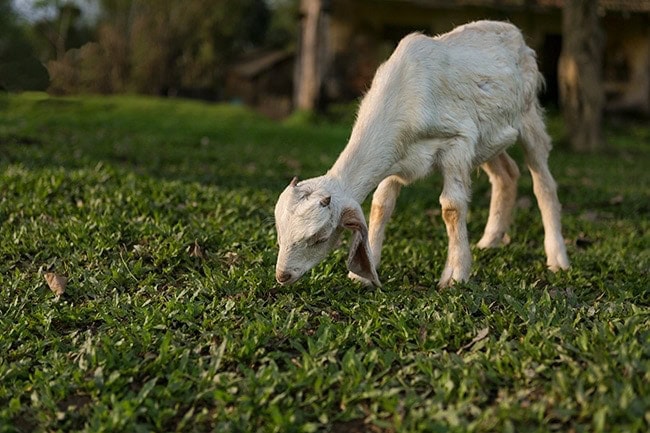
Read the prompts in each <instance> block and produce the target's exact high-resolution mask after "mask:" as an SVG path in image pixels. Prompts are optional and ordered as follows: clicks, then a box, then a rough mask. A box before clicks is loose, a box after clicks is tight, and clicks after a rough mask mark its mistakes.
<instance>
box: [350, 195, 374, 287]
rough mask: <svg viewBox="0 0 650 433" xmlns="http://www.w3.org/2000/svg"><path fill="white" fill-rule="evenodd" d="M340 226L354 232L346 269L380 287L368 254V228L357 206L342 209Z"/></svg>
mask: <svg viewBox="0 0 650 433" xmlns="http://www.w3.org/2000/svg"><path fill="white" fill-rule="evenodd" d="M340 225H341V226H342V227H345V228H347V229H350V230H352V231H354V238H353V239H352V244H351V245H350V255H349V256H348V269H349V270H350V271H351V272H352V273H354V274H356V275H358V276H360V277H363V278H365V279H366V280H368V281H370V282H372V284H374V285H375V286H378V287H379V286H381V282H380V281H379V276H378V275H377V271H376V270H375V264H374V263H373V261H372V256H371V254H370V246H369V245H368V227H367V226H366V221H365V218H364V217H363V212H361V208H359V207H358V206H356V207H346V208H344V209H343V211H342V212H341V222H340Z"/></svg>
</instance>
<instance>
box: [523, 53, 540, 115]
mask: <svg viewBox="0 0 650 433" xmlns="http://www.w3.org/2000/svg"><path fill="white" fill-rule="evenodd" d="M519 67H520V68H521V72H522V75H523V77H524V89H523V91H524V101H525V108H526V109H530V108H532V106H533V105H537V106H538V107H539V103H538V100H537V95H538V94H539V92H541V91H542V90H544V88H545V86H546V82H545V81H544V76H543V75H542V73H541V72H539V68H538V67H537V56H536V55H535V51H534V50H533V49H532V48H530V47H528V46H527V45H526V44H525V43H522V45H521V48H520V50H519Z"/></svg>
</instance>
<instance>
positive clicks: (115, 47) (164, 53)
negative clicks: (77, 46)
mask: <svg viewBox="0 0 650 433" xmlns="http://www.w3.org/2000/svg"><path fill="white" fill-rule="evenodd" d="M102 6H103V13H102V16H101V18H100V22H99V25H98V30H97V36H96V40H97V42H96V43H97V44H98V46H97V47H94V48H88V49H85V50H81V51H80V52H79V53H77V54H76V56H77V57H74V58H66V59H64V60H62V62H63V63H65V64H66V65H67V64H70V65H73V66H72V70H76V69H79V68H81V69H83V71H81V72H80V73H75V74H72V75H73V76H72V77H67V78H66V77H64V76H63V75H64V74H67V75H70V74H71V69H70V68H69V67H67V66H64V65H57V64H56V62H53V63H51V64H50V65H49V66H48V69H49V70H50V72H51V73H53V74H54V75H56V76H57V78H56V79H54V78H53V86H52V90H53V91H64V90H63V89H64V88H65V89H69V88H70V86H69V84H70V83H71V82H75V83H77V85H78V87H79V89H80V90H84V91H110V92H121V91H125V90H129V91H134V92H140V93H148V94H159V95H176V94H189V95H191V96H203V97H215V96H216V95H218V93H219V91H220V88H221V86H222V82H223V77H224V75H225V72H226V70H227V66H228V64H229V63H230V62H231V61H232V60H233V58H234V57H235V56H236V55H237V54H238V53H241V52H243V51H246V50H249V49H252V48H254V47H257V46H260V45H262V44H264V42H265V40H266V34H267V29H268V27H269V23H270V11H269V8H268V6H267V4H266V2H265V0H220V1H218V2H215V1H214V0H188V1H184V2H178V1H174V0H103V1H102ZM93 75H99V76H96V77H95V79H94V80H93V79H91V77H92V76H93ZM82 77H87V78H86V79H83V80H82ZM57 80H59V81H60V83H61V85H60V86H59V85H58V81H57ZM82 81H83V82H84V83H86V84H87V85H90V84H92V82H93V81H95V82H97V83H99V84H101V86H99V84H98V86H99V87H100V88H101V89H100V88H98V89H88V88H87V85H86V84H83V83H82ZM65 91H68V90H65Z"/></svg>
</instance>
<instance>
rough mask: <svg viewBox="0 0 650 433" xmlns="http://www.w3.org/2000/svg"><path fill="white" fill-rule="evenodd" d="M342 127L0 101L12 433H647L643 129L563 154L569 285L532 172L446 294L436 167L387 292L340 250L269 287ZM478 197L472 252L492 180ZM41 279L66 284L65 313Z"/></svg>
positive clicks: (387, 262) (0, 403) (559, 156)
mask: <svg viewBox="0 0 650 433" xmlns="http://www.w3.org/2000/svg"><path fill="white" fill-rule="evenodd" d="M549 125H550V130H551V131H552V133H553V135H554V136H555V137H556V138H558V137H560V136H561V134H562V132H561V130H562V128H561V123H560V122H559V121H558V119H557V117H554V116H551V118H550V119H549ZM349 130H350V125H347V124H342V123H341V124H336V123H329V122H328V121H320V123H319V122H315V123H314V122H313V121H312V123H308V122H305V121H304V120H301V119H300V118H294V119H292V120H291V121H287V122H285V123H282V124H278V123H272V122H270V121H268V120H265V119H262V118H260V117H258V116H257V115H254V114H252V113H250V112H248V111H246V110H245V109H244V108H237V107H226V106H215V105H206V104H201V103H195V102H185V101H174V100H156V99H145V98H139V97H111V98H102V97H83V98H66V99H52V98H49V97H47V96H44V95H41V94H24V95H20V96H0V432H15V431H20V432H22V431H24V432H28V431H78V430H83V431H107V432H116V431H123V432H139V431H142V432H145V431H198V432H201V431H206V432H207V431H219V432H227V431H233V432H239V431H263V432H266V431H268V432H272V431H275V432H291V431H295V432H313V431H324V432H328V431H329V432H393V431H399V432H411V431H433V432H444V431H454V432H466V431H470V432H487V431H498V432H537V431H558V432H583V431H595V432H635V431H638V432H643V431H647V430H648V428H649V425H650V343H649V341H650V291H649V287H650V284H649V283H650V276H649V273H648V271H649V269H650V252H649V250H650V235H649V233H648V231H649V222H648V221H649V218H648V217H649V215H650V172H649V171H648V168H649V167H650V128H649V127H647V125H646V126H645V127H643V126H641V124H634V123H619V124H609V125H608V127H607V135H608V139H609V141H610V145H611V150H610V151H608V152H606V153H604V154H600V155H578V154H573V153H571V152H569V151H566V150H563V149H562V148H561V146H558V148H557V149H556V150H555V151H554V153H553V154H552V156H551V168H552V171H553V173H554V174H555V176H556V179H557V181H558V184H559V194H560V199H561V201H562V202H563V205H564V215H563V223H564V231H565V236H566V239H567V241H568V250H569V255H570V259H571V260H572V265H573V267H572V268H571V269H570V270H569V271H567V272H563V273H559V274H552V273H550V272H548V271H547V270H546V269H545V267H544V260H545V258H544V255H543V249H542V236H543V233H542V229H541V222H540V217H539V213H538V211H537V208H536V206H535V203H534V198H533V196H532V191H531V182H530V177H529V176H527V174H524V175H523V176H522V181H521V183H520V189H519V196H520V199H519V202H518V208H517V213H516V217H515V224H514V227H513V230H512V233H511V236H512V243H511V244H510V245H509V246H507V247H505V248H502V249H498V250H490V251H476V250H473V254H474V267H473V273H472V277H471V281H470V282H469V283H467V284H460V285H457V286H456V287H453V288H451V289H447V290H443V291H440V290H437V289H436V286H435V284H436V278H437V277H438V276H439V275H440V273H441V270H442V266H443V261H444V257H445V251H446V236H445V230H444V225H443V223H442V220H441V218H440V216H439V213H438V212H437V209H438V198H437V197H438V194H439V192H440V186H441V182H440V178H439V177H438V176H436V175H434V176H432V177H431V178H430V179H427V180H425V181H422V182H420V183H418V184H416V185H414V186H412V187H410V188H408V189H405V190H404V192H403V193H402V196H401V198H400V201H399V202H398V209H397V211H396V214H395V218H394V220H393V221H392V222H391V223H390V225H389V228H388V238H387V241H386V247H385V252H384V262H383V265H382V268H381V269H380V277H381V278H382V281H383V283H384V286H383V287H382V288H379V289H378V288H363V287H360V286H358V285H356V284H355V283H353V282H351V281H349V280H348V279H347V278H346V271H345V265H344V258H345V256H346V251H345V248H342V249H341V250H340V251H337V252H335V253H334V254H333V255H332V256H331V257H330V258H329V259H328V260H326V261H325V262H324V263H323V264H321V265H319V266H318V267H317V268H316V269H314V271H313V272H312V273H311V274H309V275H306V276H305V277H304V278H303V279H302V280H300V281H299V282H298V283H296V284H295V285H293V286H290V287H279V286H277V285H276V284H275V282H274V278H273V275H274V272H273V267H274V262H275V253H276V247H275V234H274V228H273V222H272V215H273V205H274V203H275V199H276V198H277V195H278V194H279V192H280V191H281V190H282V188H283V187H284V186H285V185H286V184H287V182H288V181H289V180H290V178H291V177H292V176H293V175H294V174H298V175H300V176H301V177H302V178H306V177H310V176H314V175H317V174H321V173H322V172H323V171H324V170H326V169H327V167H329V165H330V164H332V163H333V161H334V159H335V157H336V155H337V154H338V153H339V151H340V150H341V149H342V147H343V146H344V144H345V141H346V138H347V136H348V134H349ZM513 155H515V157H516V159H517V160H518V161H520V162H521V153H520V152H519V151H518V150H514V151H513ZM523 172H524V170H523V166H522V173H523ZM473 190H474V193H473V196H474V197H473V202H472V205H471V209H472V211H471V216H470V221H469V229H470V233H471V237H472V239H473V241H474V242H475V241H476V240H477V239H478V238H479V236H480V234H481V230H482V226H483V224H484V221H485V220H486V218H487V205H488V200H489V198H488V195H487V193H488V182H487V180H486V178H485V176H484V175H482V174H479V173H478V172H477V173H476V176H475V179H474V188H473ZM195 245H198V246H199V247H200V249H201V252H202V254H198V255H197V254H190V252H192V251H195V248H194V246H195ZM46 271H51V272H56V273H58V274H60V275H64V276H65V277H67V278H68V279H69V281H68V285H67V288H66V293H65V294H64V295H63V296H61V297H60V298H59V299H57V298H56V297H55V296H54V295H53V294H52V293H51V292H50V290H49V289H48V287H47V285H46V282H45V279H44V277H43V273H44V272H46ZM486 332H487V334H486ZM481 337H483V338H481Z"/></svg>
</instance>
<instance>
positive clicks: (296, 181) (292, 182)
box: [289, 176, 298, 188]
mask: <svg viewBox="0 0 650 433" xmlns="http://www.w3.org/2000/svg"><path fill="white" fill-rule="evenodd" d="M296 185H298V176H294V177H293V179H291V182H290V183H289V186H291V188H295V186H296Z"/></svg>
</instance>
